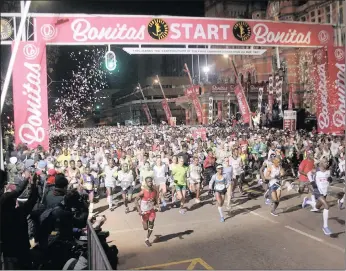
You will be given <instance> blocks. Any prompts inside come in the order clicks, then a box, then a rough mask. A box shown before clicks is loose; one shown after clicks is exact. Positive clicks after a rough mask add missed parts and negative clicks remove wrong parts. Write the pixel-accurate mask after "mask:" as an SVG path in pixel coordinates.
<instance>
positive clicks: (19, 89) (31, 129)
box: [13, 41, 49, 151]
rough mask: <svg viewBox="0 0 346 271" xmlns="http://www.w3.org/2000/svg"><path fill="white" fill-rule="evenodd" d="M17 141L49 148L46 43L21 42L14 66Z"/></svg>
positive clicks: (15, 130) (17, 142)
mask: <svg viewBox="0 0 346 271" xmlns="http://www.w3.org/2000/svg"><path fill="white" fill-rule="evenodd" d="M13 107H14V133H15V141H16V144H20V143H25V144H27V145H28V146H29V147H30V148H35V147H37V146H38V145H41V146H42V147H43V148H44V149H45V150H47V151H48V148H49V134H48V132H49V131H48V127H49V124H48V98H47V61H46V45H45V43H37V42H30V41H29V42H20V44H19V49H18V53H17V57H16V60H15V62H14V68H13Z"/></svg>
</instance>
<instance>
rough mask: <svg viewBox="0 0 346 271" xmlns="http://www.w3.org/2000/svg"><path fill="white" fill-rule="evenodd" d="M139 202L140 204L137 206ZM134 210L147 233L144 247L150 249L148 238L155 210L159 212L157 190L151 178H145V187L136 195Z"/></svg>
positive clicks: (152, 226) (151, 229)
mask: <svg viewBox="0 0 346 271" xmlns="http://www.w3.org/2000/svg"><path fill="white" fill-rule="evenodd" d="M139 201H141V203H140V204H139ZM135 204H136V208H137V211H138V213H139V215H140V216H141V218H142V224H143V229H144V230H145V231H148V232H147V237H146V239H145V244H146V246H148V247H150V246H151V243H150V241H149V238H150V236H151V234H152V232H153V230H154V222H155V218H156V210H155V208H156V209H157V210H160V206H159V205H158V201H157V190H156V189H155V188H154V185H153V179H152V178H151V177H147V178H145V186H144V187H142V190H141V191H140V192H139V193H138V195H137V197H136V200H135Z"/></svg>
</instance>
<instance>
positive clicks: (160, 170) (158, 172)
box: [153, 164, 168, 184]
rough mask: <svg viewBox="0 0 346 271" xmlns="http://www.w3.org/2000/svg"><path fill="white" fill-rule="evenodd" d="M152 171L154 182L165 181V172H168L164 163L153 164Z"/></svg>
mask: <svg viewBox="0 0 346 271" xmlns="http://www.w3.org/2000/svg"><path fill="white" fill-rule="evenodd" d="M153 171H154V181H155V183H156V184H160V183H164V182H166V174H167V172H168V168H167V166H166V165H165V164H161V166H158V165H155V166H154V167H153Z"/></svg>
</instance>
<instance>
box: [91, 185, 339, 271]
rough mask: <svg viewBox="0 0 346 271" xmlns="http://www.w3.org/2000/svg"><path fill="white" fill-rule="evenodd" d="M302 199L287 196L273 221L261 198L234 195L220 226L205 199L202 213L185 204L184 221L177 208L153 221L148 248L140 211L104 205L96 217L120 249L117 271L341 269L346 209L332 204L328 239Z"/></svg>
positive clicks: (316, 215)
mask: <svg viewBox="0 0 346 271" xmlns="http://www.w3.org/2000/svg"><path fill="white" fill-rule="evenodd" d="M338 191H340V190H336V191H334V192H333V193H334V194H337V193H338ZM340 192H341V191H340ZM333 193H332V194H333ZM303 197H304V196H301V195H299V194H296V193H295V192H293V191H290V192H287V191H284V192H283V197H282V202H281V203H280V205H279V207H278V212H279V216H278V217H273V216H271V215H270V213H269V209H270V207H269V206H267V205H265V204H264V201H263V197H258V198H255V199H251V200H248V199H247V197H240V196H239V194H237V193H236V198H235V199H234V200H233V206H232V209H231V211H230V212H229V211H227V210H226V209H225V217H226V218H227V219H226V221H225V223H221V222H220V221H219V215H218V212H217V208H216V206H215V205H212V204H211V203H210V200H209V201H206V202H205V203H204V204H203V205H202V206H200V207H199V206H196V205H195V204H194V201H193V200H192V201H190V202H189V204H188V206H189V207H192V210H191V211H188V212H187V213H186V214H185V215H181V214H179V212H178V210H177V209H171V210H167V211H164V212H160V213H158V214H157V219H156V224H155V228H154V232H153V236H152V238H151V241H152V242H153V245H152V247H149V248H148V247H146V246H145V245H144V240H145V237H146V232H145V231H144V230H143V229H142V225H141V220H140V218H139V215H138V214H137V212H131V213H129V214H125V213H124V210H125V209H124V206H119V207H118V208H116V209H115V210H114V211H112V212H111V211H109V210H106V208H107V206H106V205H107V204H106V201H105V200H104V199H102V200H101V201H100V202H99V203H98V204H96V206H95V208H96V210H95V211H97V212H101V214H105V215H106V217H107V221H106V223H105V225H104V226H103V229H104V230H108V231H110V237H109V240H110V241H112V243H114V244H116V245H117V246H118V249H119V261H120V265H119V269H122V270H124V269H154V270H161V269H166V270H173V269H178V270H207V269H233V270H234V269H236V270H239V269H291V270H293V269H326V270H327V269H328V270H332V269H340V270H341V269H342V270H345V269H346V268H345V210H342V211H340V210H339V209H338V208H337V206H336V199H335V198H333V197H330V198H329V201H330V203H331V205H333V206H332V207H331V209H330V212H329V213H330V219H329V227H330V229H331V230H332V231H333V235H332V236H330V237H329V236H325V235H324V234H323V232H322V213H313V212H310V211H309V208H306V209H301V201H302V199H303ZM130 207H133V204H132V205H130ZM194 207H199V208H194ZM130 209H131V208H130Z"/></svg>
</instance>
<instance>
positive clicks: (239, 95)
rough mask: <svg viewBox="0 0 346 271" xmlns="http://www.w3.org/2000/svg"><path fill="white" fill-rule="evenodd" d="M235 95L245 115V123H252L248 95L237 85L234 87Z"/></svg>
mask: <svg viewBox="0 0 346 271" xmlns="http://www.w3.org/2000/svg"><path fill="white" fill-rule="evenodd" d="M234 93H235V96H236V97H237V99H238V105H239V111H240V113H241V115H242V116H243V122H244V123H250V110H249V106H248V104H247V100H246V97H245V95H244V92H243V90H242V89H241V88H240V86H239V85H237V86H236V87H235V89H234Z"/></svg>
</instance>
